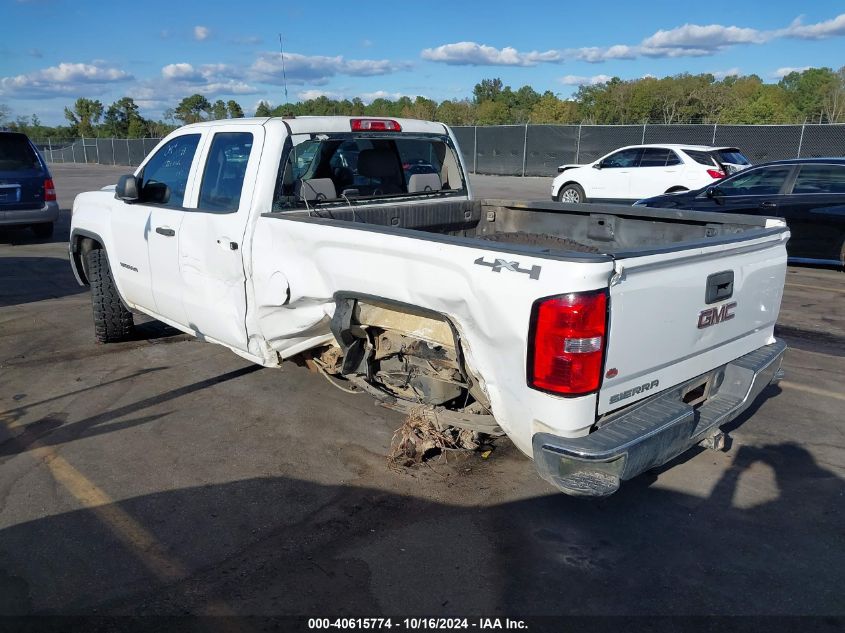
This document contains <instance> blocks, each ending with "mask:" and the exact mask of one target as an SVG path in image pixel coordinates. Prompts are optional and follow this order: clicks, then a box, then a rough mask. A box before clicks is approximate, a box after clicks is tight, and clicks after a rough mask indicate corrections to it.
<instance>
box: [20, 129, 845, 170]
mask: <svg viewBox="0 0 845 633" xmlns="http://www.w3.org/2000/svg"><path fill="white" fill-rule="evenodd" d="M452 129H453V131H454V132H455V136H456V137H457V139H458V144H459V145H460V147H461V151H462V152H463V155H464V160H465V161H466V164H467V166H468V168H469V169H470V171H471V172H472V173H474V174H494V175H500V176H552V175H554V174H556V173H557V167H558V165H563V164H565V163H590V162H592V161H594V160H596V159H597V158H599V157H600V156H604V155H605V154H607V153H608V152H612V151H613V150H615V149H616V148H618V147H622V146H624V145H637V144H641V143H686V144H690V145H721V146H729V147H738V148H740V149H741V150H742V151H743V153H744V154H745V155H746V156H747V157H748V159H749V160H750V161H751V162H752V163H763V162H766V161H770V160H779V159H783V158H796V157H800V158H807V157H813V156H845V124H822V125H709V124H691V125H679V124H673V125H652V124H646V125H489V126H456V127H453V128H452ZM160 140H161V139H157V138H137V139H116V138H81V139H65V140H49V141H34V143H35V144H36V145H37V146H38V147H39V149H40V150H41V152H42V154H43V155H44V158H45V159H46V160H47V162H48V163H94V164H101V165H126V166H130V167H132V166H137V165H140V164H141V162H142V161H143V160H144V157H145V156H146V155H147V154H148V153H149V152H150V151H152V149H153V148H154V147H155V146H156V145H157V144H158V142H159V141H160Z"/></svg>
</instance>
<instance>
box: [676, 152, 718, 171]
mask: <svg viewBox="0 0 845 633" xmlns="http://www.w3.org/2000/svg"><path fill="white" fill-rule="evenodd" d="M684 152H686V155H687V156H689V157H690V158H692V159H693V160H694V161H695V162H696V163H698V164H699V165H704V166H705V167H718V166H719V163H718V162H717V161H716V158H715V157H714V156H713V154H711V153H710V152H702V151H701V150H697V149H685V150H684Z"/></svg>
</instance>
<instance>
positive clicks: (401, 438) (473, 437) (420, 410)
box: [387, 407, 480, 470]
mask: <svg viewBox="0 0 845 633" xmlns="http://www.w3.org/2000/svg"><path fill="white" fill-rule="evenodd" d="M479 446H480V443H479V441H478V433H476V432H474V431H470V430H468V429H459V428H456V427H453V426H443V425H441V424H440V422H439V420H438V419H437V414H436V413H435V412H434V411H432V410H431V409H429V408H426V407H417V408H415V409H413V410H411V411H410V413H408V416H407V417H406V418H405V422H404V423H403V424H402V426H400V427H399V428H398V429H396V432H395V433H394V434H393V439H392V440H391V442H390V452H389V453H388V456H387V463H388V466H390V468H392V469H393V470H399V469H401V468H410V467H411V466H416V465H418V464H422V463H424V462H427V461H429V460H431V459H432V458H434V457H438V456H441V457H442V456H444V455H445V454H446V452H447V451H474V450H477V449H478V447H479Z"/></svg>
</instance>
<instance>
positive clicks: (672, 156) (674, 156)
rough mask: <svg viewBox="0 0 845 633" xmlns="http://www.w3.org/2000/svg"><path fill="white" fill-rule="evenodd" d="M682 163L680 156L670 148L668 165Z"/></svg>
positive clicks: (667, 159)
mask: <svg viewBox="0 0 845 633" xmlns="http://www.w3.org/2000/svg"><path fill="white" fill-rule="evenodd" d="M680 164H681V159H680V157H679V156H678V155H677V154H676V153H675V152H673V151H672V150H671V149H670V150H669V156H668V157H667V158H666V165H680Z"/></svg>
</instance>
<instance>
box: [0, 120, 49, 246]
mask: <svg viewBox="0 0 845 633" xmlns="http://www.w3.org/2000/svg"><path fill="white" fill-rule="evenodd" d="M58 217H59V204H58V202H57V201H56V189H55V187H54V186H53V177H52V176H51V175H50V170H49V169H47V164H46V163H45V162H44V159H43V158H42V157H41V154H40V153H39V152H38V149H37V148H36V147H35V146H34V145H33V144H32V143H31V142H30V140H29V139H28V138H27V137H26V134H20V133H19V132H4V131H0V227H5V226H29V227H31V228H32V230H33V231H34V232H35V235H37V236H38V237H50V236H51V235H52V234H53V223H54V222H55V221H56V218H58Z"/></svg>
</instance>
